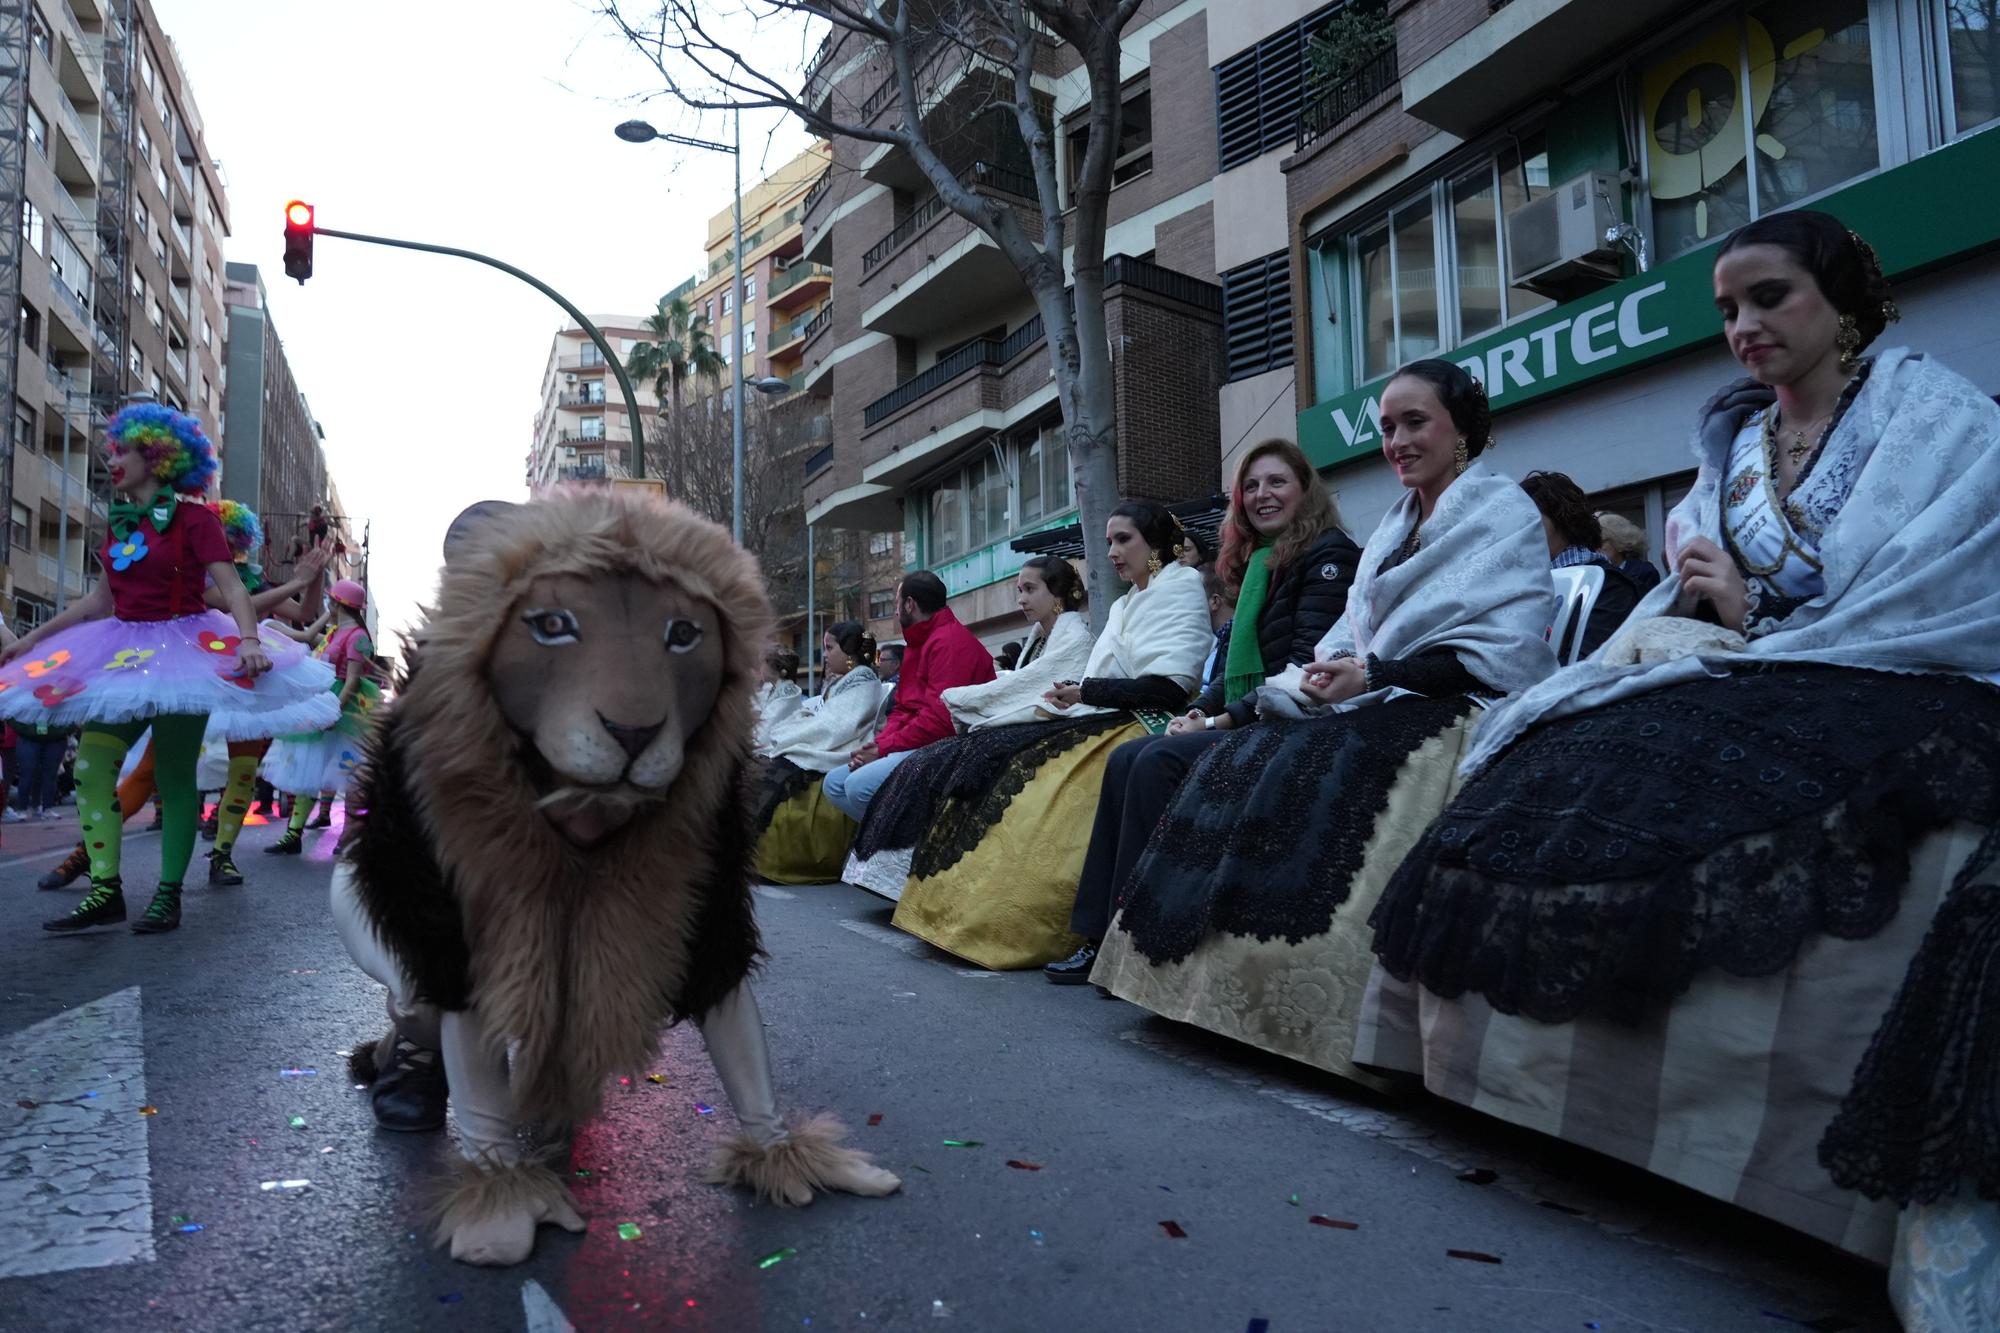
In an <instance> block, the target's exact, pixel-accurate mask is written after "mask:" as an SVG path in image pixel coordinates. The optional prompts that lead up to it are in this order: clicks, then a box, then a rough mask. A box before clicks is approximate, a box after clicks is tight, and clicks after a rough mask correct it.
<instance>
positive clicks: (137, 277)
mask: <svg viewBox="0 0 2000 1333" xmlns="http://www.w3.org/2000/svg"><path fill="white" fill-rule="evenodd" d="M132 299H133V300H134V301H143V300H145V299H146V279H145V278H144V276H142V275H141V274H140V272H139V270H138V269H136V268H135V269H133V270H132Z"/></svg>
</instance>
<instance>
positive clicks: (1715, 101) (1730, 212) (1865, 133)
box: [1638, 0, 1882, 260]
mask: <svg viewBox="0 0 2000 1333" xmlns="http://www.w3.org/2000/svg"><path fill="white" fill-rule="evenodd" d="M1873 64H1874V62H1873V51H1872V49H1871V46H1870V42H1869V31H1868V0H1775V2H1774V3H1770V4H1761V5H1755V6H1752V7H1750V8H1748V9H1746V10H1743V11H1740V12H1738V13H1735V14H1731V15H1728V16H1726V17H1724V18H1723V19H1721V20H1720V21H1719V22H1716V23H1714V24H1711V25H1709V26H1707V27H1705V28H1698V29H1696V30H1695V31H1694V32H1693V33H1692V34H1691V35H1690V36H1689V37H1688V38H1687V39H1685V40H1683V41H1681V42H1677V43H1675V44H1674V45H1673V46H1670V47H1668V48H1667V49H1666V50H1665V51H1664V52H1662V53H1660V54H1659V55H1657V56H1655V57H1653V58H1651V59H1650V60H1648V61H1647V62H1646V64H1645V66H1644V67H1643V68H1642V69H1641V70H1640V72H1639V77H1638V84H1639V108H1640V115H1641V117H1642V120H1643V124H1642V130H1643V133H1642V134H1641V136H1640V138H1641V142H1642V143H1643V144H1644V147H1645V153H1646V176H1647V181H1648V189H1649V192H1650V194H1651V196H1652V210H1653V244H1654V249H1655V251H1656V252H1657V253H1658V255H1659V257H1660V258H1661V259H1663V260H1664V259H1671V258H1673V257H1674V256H1675V255H1680V254H1685V253H1686V252H1688V251H1689V250H1692V249H1694V248H1695V247H1696V246H1699V245H1704V244H1706V243H1708V242H1709V241H1712V240H1717V239H1719V238H1721V237H1722V236H1724V235H1725V234H1727V233H1728V232H1729V231H1730V230H1731V229H1732V228H1734V227H1737V226H1740V225H1741V224H1743V223H1745V222H1748V221H1750V220H1751V219H1752V218H1756V217H1759V216H1762V215H1763V214H1765V213H1768V212H1771V211H1773V210H1776V209H1780V208H1784V207H1787V206H1788V205H1791V204H1796V203H1798V202H1799V201H1801V200H1803V199H1807V198H1810V197H1811V196H1813V195H1817V194H1820V193H1822V192H1824V191H1826V190H1829V189H1832V188H1833V187H1834V186H1836V185H1839V184H1841V183H1842V182H1844V181H1849V180H1852V179H1853V178H1854V177H1856V176H1860V175H1863V174H1865V173H1867V172H1869V171H1873V170H1874V169H1875V168H1876V167H1878V166H1880V165H1881V161H1882V151H1881V145H1880V143H1879V141H1878V139H1877V135H1876V116H1875V74H1874V68H1873ZM1746 96H1747V103H1748V114H1745V101H1746Z"/></svg>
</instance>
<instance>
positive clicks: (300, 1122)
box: [285, 1115, 306, 1129]
mask: <svg viewBox="0 0 2000 1333" xmlns="http://www.w3.org/2000/svg"><path fill="white" fill-rule="evenodd" d="M285 1123H286V1124H288V1125H290V1126H291V1127H292V1128H293V1129H304V1128H305V1127H306V1118H305V1117H304V1116H302V1115H295V1116H293V1117H292V1118H291V1119H289V1120H287V1121H285Z"/></svg>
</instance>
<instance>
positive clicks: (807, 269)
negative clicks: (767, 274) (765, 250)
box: [766, 262, 833, 301]
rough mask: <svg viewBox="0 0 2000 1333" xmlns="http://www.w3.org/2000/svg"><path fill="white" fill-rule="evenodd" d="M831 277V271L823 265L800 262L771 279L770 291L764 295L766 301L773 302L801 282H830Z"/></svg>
mask: <svg viewBox="0 0 2000 1333" xmlns="http://www.w3.org/2000/svg"><path fill="white" fill-rule="evenodd" d="M832 277H833V270H832V269H830V268H828V267H827V266H826V265H825V264H814V263H809V262H800V263H797V264H794V265H792V266H791V267H790V268H788V269H786V270H785V271H784V272H782V273H780V274H779V275H778V276H777V277H775V278H773V279H771V290H770V291H769V292H768V293H767V294H766V295H767V298H768V299H770V300H773V301H775V300H777V299H778V298H779V297H780V296H783V295H784V294H785V293H786V292H788V291H790V290H791V289H792V288H794V287H796V286H798V285H799V284H800V283H802V282H811V281H813V280H814V279H828V280H831V279H832Z"/></svg>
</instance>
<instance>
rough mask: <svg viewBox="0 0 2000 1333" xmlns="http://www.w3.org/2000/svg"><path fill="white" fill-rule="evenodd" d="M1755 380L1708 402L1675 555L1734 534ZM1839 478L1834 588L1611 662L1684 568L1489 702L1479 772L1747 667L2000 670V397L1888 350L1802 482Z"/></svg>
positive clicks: (1830, 538)
mask: <svg viewBox="0 0 2000 1333" xmlns="http://www.w3.org/2000/svg"><path fill="white" fill-rule="evenodd" d="M1743 391H1744V386H1743V385H1740V384H1739V385H1733V386H1731V387H1730V388H1729V389H1726V390H1724V391H1723V393H1721V394H1718V395H1717V396H1716V398H1715V399H1714V400H1712V401H1711V402H1710V403H1709V404H1708V406H1707V407H1705V408H1704V409H1703V411H1702V420H1701V423H1700V425H1699V426H1698V427H1697V428H1696V431H1695V439H1694V454H1695V457H1696V459H1697V460H1698V461H1699V462H1700V464H1701V473H1700V475H1699V476H1698V477H1697V478H1696V480H1695V486H1694V490H1693V491H1691V492H1690V493H1689V494H1688V497H1687V498H1686V499H1685V500H1683V501H1681V503H1680V504H1678V505H1676V506H1675V507H1674V511H1673V513H1672V514H1671V515H1669V516H1668V519H1667V563H1668V565H1669V566H1671V565H1673V564H1674V563H1675V562H1676V560H1677V557H1678V555H1679V552H1680V549H1681V547H1682V546H1684V545H1685V544H1686V543H1687V542H1688V541H1690V540H1691V539H1693V538H1694V537H1697V536H1702V537H1707V538H1708V539H1709V540H1710V541H1712V542H1715V543H1716V544H1717V545H1721V542H1722V505H1721V498H1722V495H1721V492H1722V487H1723V486H1724V485H1726V484H1727V477H1726V472H1727V468H1728V462H1729V453H1728V450H1729V446H1730V443H1731V442H1732V441H1733V439H1734V437H1735V433H1736V430H1737V429H1738V427H1739V425H1740V421H1741V416H1742V412H1743V411H1744V408H1743V407H1742V406H1741V405H1740V403H1741V400H1742V398H1743V397H1744V392H1743ZM1731 403H1734V404H1736V405H1733V406H1731V405H1727V404H1731ZM1822 469H1824V471H1822ZM1840 485H1844V486H1845V487H1846V488H1847V493H1846V497H1845V499H1844V501H1842V502H1841V503H1840V504H1839V506H1838V512H1837V513H1834V514H1833V515H1832V517H1831V519H1830V521H1829V522H1827V524H1826V526H1825V528H1824V530H1823V531H1821V533H1820V534H1819V538H1818V556H1819V559H1820V561H1821V565H1822V569H1823V572H1824V575H1825V579H1826V588H1825V590H1824V591H1823V592H1821V593H1820V594H1818V595H1817V596H1814V597H1812V598H1810V599H1808V600H1807V601H1806V602H1805V603H1803V604H1802V605H1800V606H1799V607H1797V608H1796V609H1794V610H1793V611H1792V613H1791V614H1790V615H1789V616H1787V617H1785V619H1784V621H1783V622H1782V623H1781V624H1780V625H1778V626H1777V627H1775V628H1773V629H1771V630H1769V631H1768V632H1766V633H1763V634H1761V635H1760V636H1758V637H1757V638H1754V639H1752V640H1750V641H1749V643H1748V644H1747V645H1746V647H1745V648H1744V650H1743V651H1741V652H1703V653H1700V654H1698V655H1696V656H1691V657H1683V658H1680V659H1679V660H1676V661H1671V662H1665V663H1658V664H1651V665H1640V666H1619V667H1614V666H1608V665H1604V664H1602V663H1601V662H1600V661H1599V660H1598V659H1599V658H1601V657H1603V656H1605V655H1606V654H1607V653H1608V652H1609V650H1611V649H1612V648H1613V647H1614V646H1615V645H1616V643H1617V640H1618V638H1622V637H1624V634H1625V633H1626V632H1627V631H1631V630H1632V627H1633V626H1634V625H1636V624H1638V623H1639V622H1641V621H1644V620H1647V619H1649V618H1651V617H1655V616H1666V615H1671V614H1672V613H1673V607H1674V603H1675V601H1677V600H1678V599H1679V596H1680V578H1679V576H1678V575H1676V574H1669V575H1668V576H1667V577H1666V578H1665V579H1663V580H1661V582H1660V585H1659V586H1658V587H1657V588H1655V589H1653V591H1652V592H1650V593H1648V594H1647V596H1646V598H1645V600H1644V601H1642V602H1640V603H1639V605H1638V607H1637V608H1636V609H1635V610H1634V611H1633V612H1632V616H1631V620H1630V621H1629V622H1628V623H1627V631H1621V633H1620V635H1618V636H1615V637H1614V639H1613V641H1612V643H1609V644H1606V645H1605V647H1604V648H1602V649H1599V650H1598V652H1597V654H1594V655H1593V657H1592V659H1591V660H1590V661H1588V662H1580V663H1578V664H1577V665H1575V666H1572V667H1569V668H1566V669H1565V670H1563V671H1560V672H1558V673H1557V674H1556V675H1555V676H1553V677H1551V678H1550V679H1549V680H1547V681H1546V682H1544V683H1543V684H1542V685H1541V686H1539V687H1538V688H1536V689H1533V690H1530V691H1528V692H1527V693H1526V694H1523V695H1521V696H1519V697H1517V698H1514V699H1510V700H1508V701H1507V703H1506V704H1504V705H1502V706H1501V707H1499V708H1497V709H1495V710H1494V712H1492V713H1491V714H1489V715H1488V716H1487V717H1486V719H1485V720H1484V722H1483V723H1482V724H1481V726H1480V728H1479V733H1478V737H1477V739H1476V742H1475V744H1474V746H1473V749H1472V753H1471V754H1470V756H1468V758H1467V760H1466V768H1467V770H1468V771H1470V770H1472V769H1476V768H1479V767H1482V766H1484V765H1485V764H1487V763H1490V762H1491V761H1492V760H1493V759H1494V758H1496V757H1497V756H1498V755H1499V754H1500V752H1501V751H1502V750H1504V749H1505V748H1506V747H1507V746H1508V745H1509V744H1510V743H1512V742H1513V741H1514V740H1515V738H1517V737H1518V736H1520V735H1521V733H1522V732H1524V731H1526V730H1527V729H1528V728H1529V727H1530V726H1533V725H1534V724H1535V723H1537V722H1541V721H1545V720H1548V719H1551V718H1559V717H1567V716H1570V715H1572V714H1576V713H1583V712H1588V711H1589V710H1591V709H1593V708H1599V707H1602V706H1603V705H1605V704H1608V703H1612V702H1615V701H1617V700H1619V699H1626V698H1630V697H1632V696H1633V695H1637V694H1644V693H1646V692H1648V691H1650V690H1657V689H1663V688H1666V687H1667V686H1671V685H1678V684H1682V683H1684V682H1686V681H1689V680H1695V679H1698V678H1700V677H1701V676H1703V675H1713V676H1720V675H1725V674H1727V673H1728V671H1729V669H1730V668H1731V667H1734V666H1742V665H1746V664H1762V663H1766V662H1825V663H1829V664H1831V665H1835V666H1847V667H1857V668H1862V669H1868V670H1876V671H1901V672H1911V673H1926V672H1935V673H1940V674H1947V675H1961V676H1973V677H1977V678H1980V679H1983V680H1987V681H1995V680H1996V679H2000V578H1996V577H1995V571H2000V406H1995V405H1994V403H1993V400H1992V399H1990V398H1988V397H1987V396H1986V395H1985V394H1983V393H1981V392H1980V391H1979V390H1978V389H1977V388H1975V387H1973V385H1972V384H1971V383H1970V382H1968V381H1967V380H1965V379H1964V378H1962V377H1961V376H1959V375H1957V374H1954V373H1953V372H1952V371H1950V370H1947V369H1945V368H1944V367H1943V366H1941V365H1939V364H1938V363H1936V362H1935V361H1931V360H1928V359H1926V358H1924V357H1922V356H1919V355H1916V354H1914V353H1912V352H1910V351H1909V350H1908V349H1906V348H1896V349H1894V350H1891V351H1887V352H1884V353H1882V354H1881V355H1880V356H1879V357H1878V358H1876V361H1875V365H1874V369H1873V370H1872V371H1871V372H1870V374H1869V377H1868V381H1867V383H1866V384H1864V385H1863V386H1862V388H1861V391H1860V392H1859V393H1858V394H1856V395H1855V397H1854V401H1853V403H1852V404H1850V405H1849V407H1848V409H1847V412H1846V413H1845V415H1843V416H1842V417H1841V419H1840V422H1839V424H1838V425H1836V426H1835V427H1834V430H1833V434H1832V435H1831V436H1830V437H1829V438H1828V439H1827V442H1826V445H1825V447H1824V450H1823V454H1822V457H1821V459H1820V461H1819V462H1818V463H1817V464H1815V465H1814V468H1813V472H1812V474H1811V475H1810V476H1809V477H1808V479H1807V484H1806V485H1805V486H1801V487H1800V488H1799V489H1800V491H1801V492H1806V493H1807V494H1808V495H1810V494H1811V493H1813V492H1817V491H1819V490H1821V489H1823V488H1826V487H1830V486H1840Z"/></svg>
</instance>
